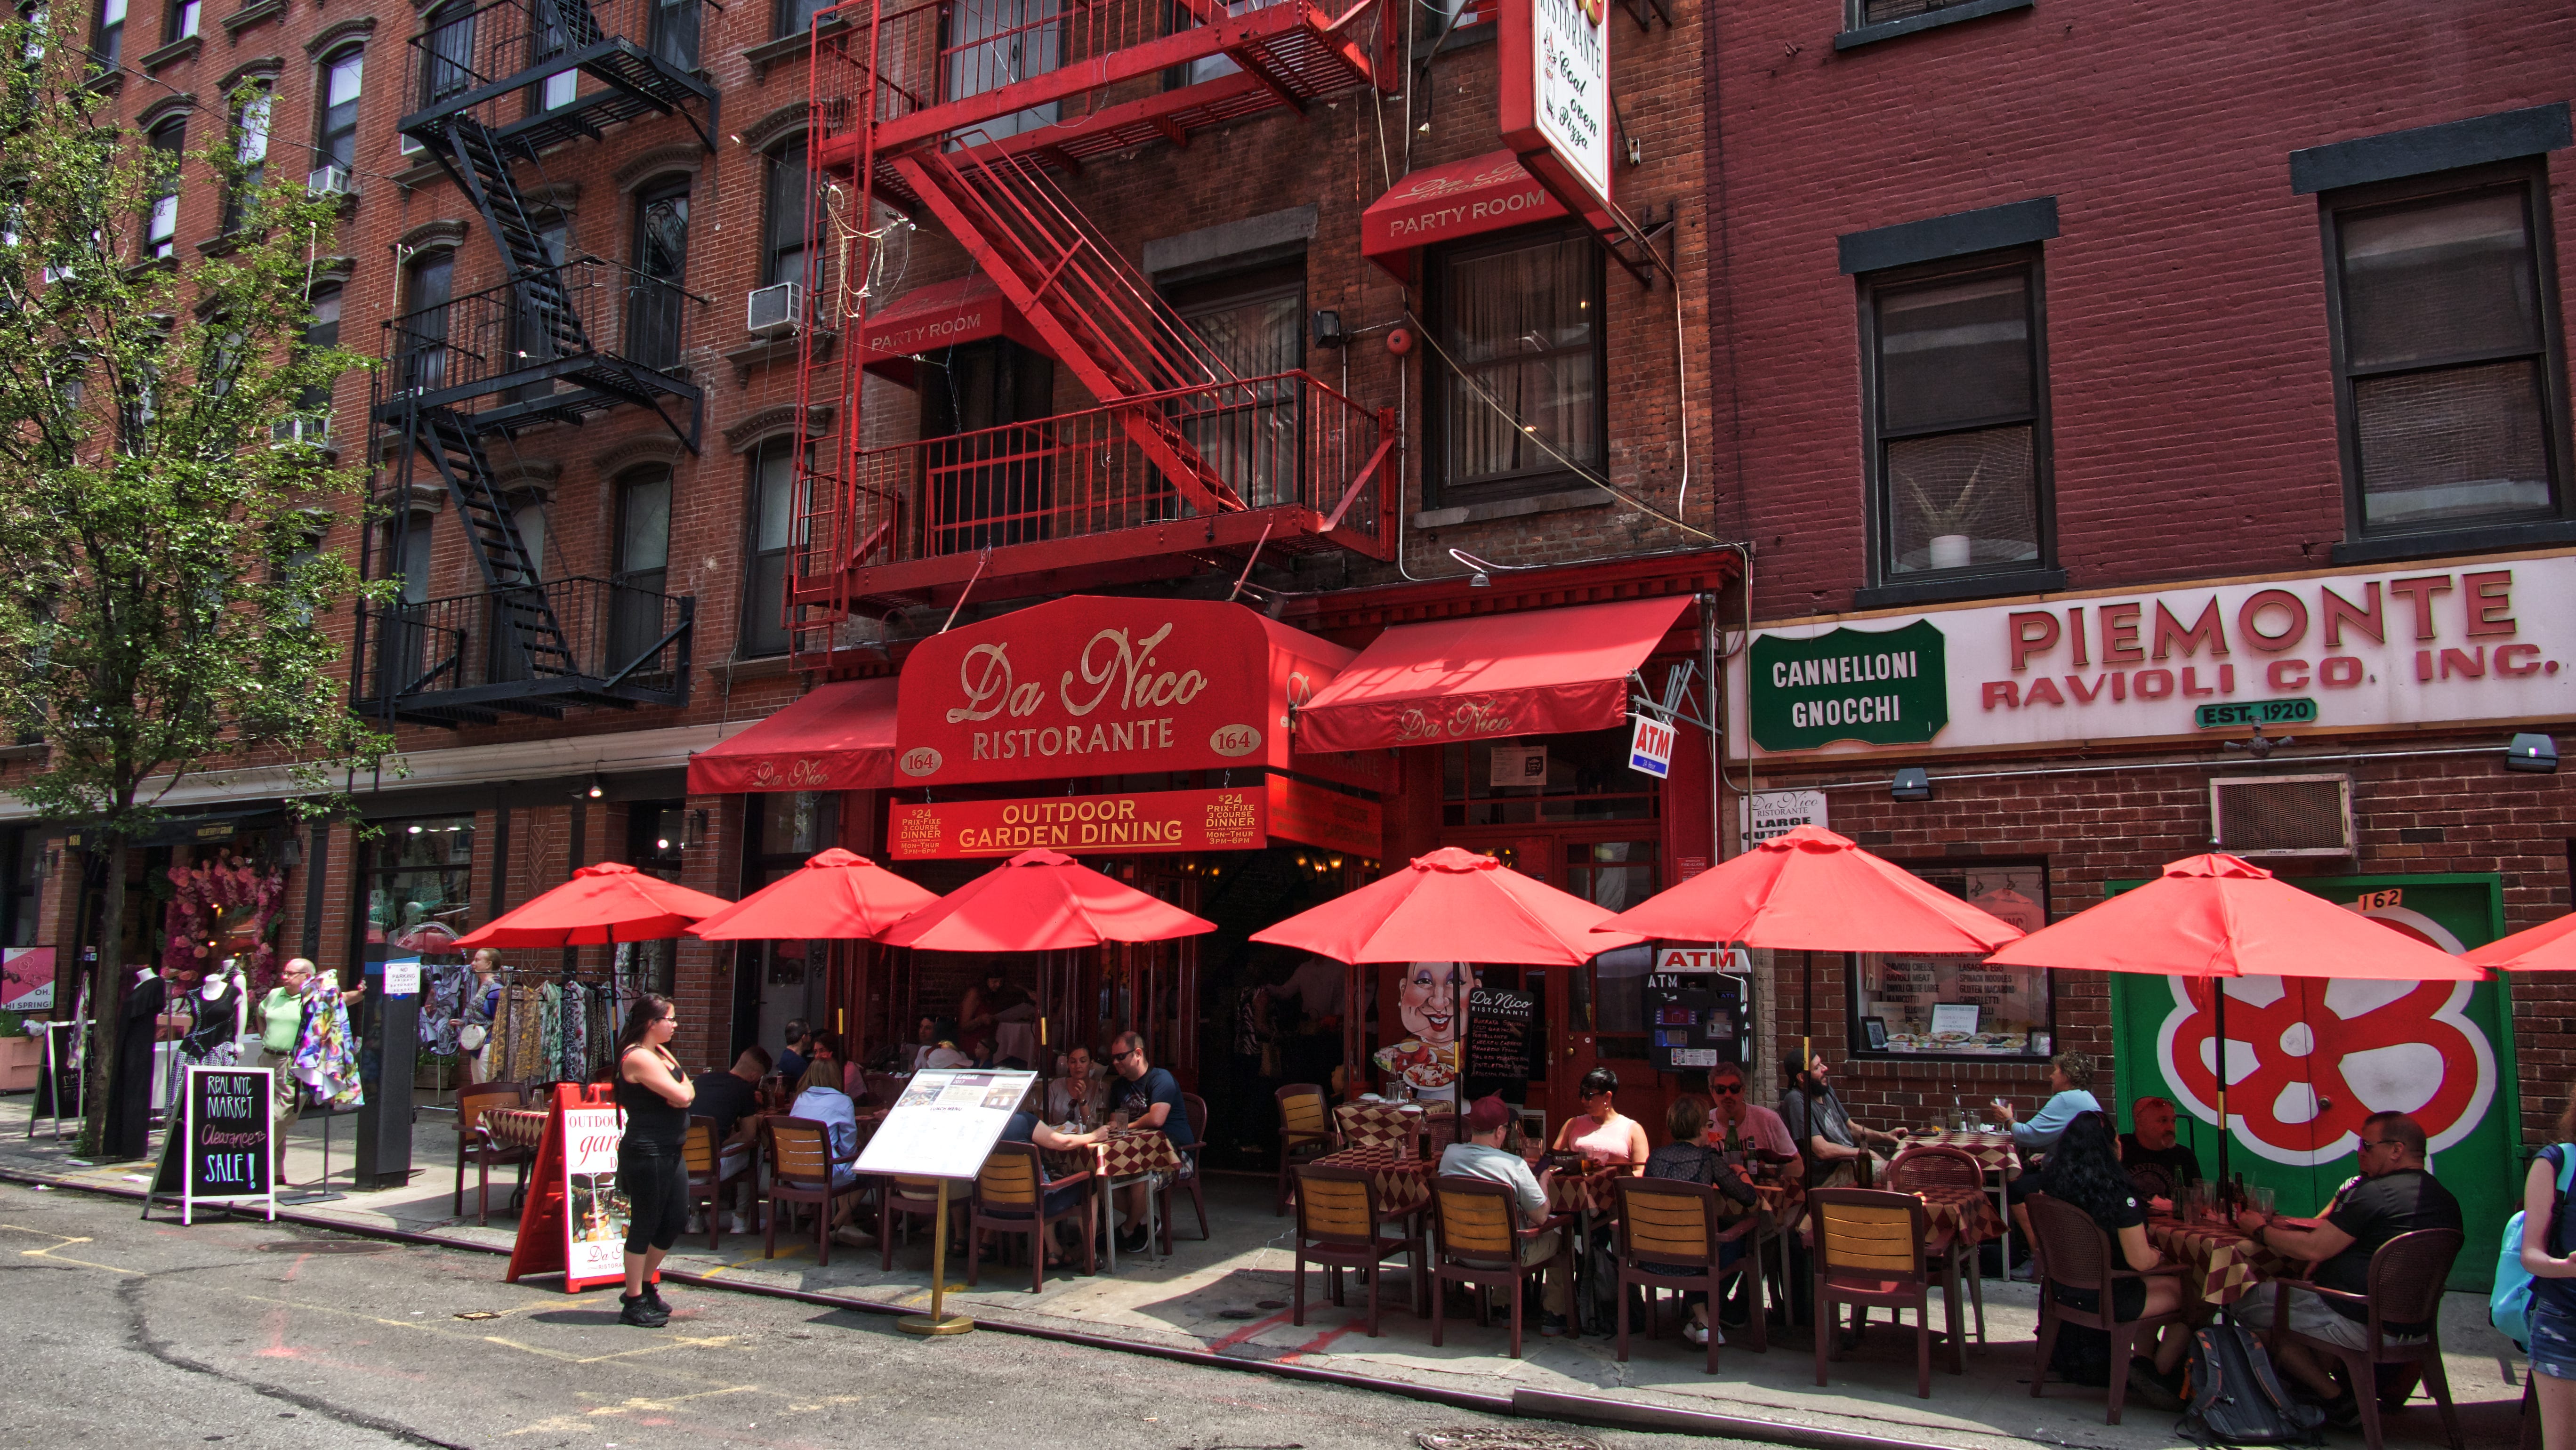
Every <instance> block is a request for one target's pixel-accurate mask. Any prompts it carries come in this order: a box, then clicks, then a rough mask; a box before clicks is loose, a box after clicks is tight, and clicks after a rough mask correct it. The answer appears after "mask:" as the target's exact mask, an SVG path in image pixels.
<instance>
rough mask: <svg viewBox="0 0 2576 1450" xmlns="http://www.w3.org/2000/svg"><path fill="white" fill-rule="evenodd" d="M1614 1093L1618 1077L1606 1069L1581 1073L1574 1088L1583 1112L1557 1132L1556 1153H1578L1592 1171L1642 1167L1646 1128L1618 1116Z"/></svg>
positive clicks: (1635, 1121) (1622, 1171)
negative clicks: (1581, 1075)
mask: <svg viewBox="0 0 2576 1450" xmlns="http://www.w3.org/2000/svg"><path fill="white" fill-rule="evenodd" d="M1618 1091H1619V1075H1618V1074H1617V1073H1615V1072H1612V1071H1611V1070H1610V1069H1608V1068H1606V1067H1596V1068H1594V1069H1592V1070H1591V1071H1590V1072H1587V1073H1585V1074H1584V1075H1583V1081H1582V1082H1581V1083H1580V1084H1578V1085H1577V1086H1576V1088H1575V1096H1576V1097H1577V1098H1579V1099H1580V1100H1581V1101H1582V1103H1583V1111H1582V1112H1580V1113H1577V1114H1576V1115H1574V1116H1573V1117H1572V1118H1570V1119H1568V1120H1567V1121H1566V1124H1565V1126H1564V1127H1563V1128H1560V1129H1558V1130H1557V1134H1556V1151H1558V1152H1559V1153H1579V1154H1581V1155H1582V1157H1583V1161H1584V1163H1585V1165H1586V1166H1588V1167H1592V1168H1607V1169H1612V1170H1615V1171H1617V1172H1621V1173H1634V1172H1636V1171H1637V1170H1638V1169H1639V1168H1642V1167H1644V1166H1645V1163H1646V1155H1647V1153H1648V1151H1649V1145H1648V1144H1647V1142H1646V1125H1645V1124H1643V1123H1640V1122H1638V1121H1637V1120H1636V1119H1634V1118H1631V1117H1626V1116H1623V1115H1622V1114H1621V1113H1620V1111H1619V1109H1618V1106H1617V1104H1616V1103H1615V1102H1614V1101H1613V1098H1614V1096H1615V1095H1616V1094H1617V1093H1618Z"/></svg>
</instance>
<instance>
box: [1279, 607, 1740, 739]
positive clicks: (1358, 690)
mask: <svg viewBox="0 0 2576 1450" xmlns="http://www.w3.org/2000/svg"><path fill="white" fill-rule="evenodd" d="M1690 605H1691V596H1689V595H1687V594H1674V595H1667V596H1665V597H1663V598H1660V599H1630V600H1623V601H1621V602H1620V603H1617V604H1586V605H1581V606H1578V607H1576V608H1573V609H1547V610H1540V611H1538V612H1536V613H1530V614H1481V615H1478V616H1476V617H1475V618H1472V619H1450V620H1442V621H1440V622H1439V623H1436V624H1400V625H1397V626H1396V627H1394V628H1393V629H1390V630H1388V631H1387V632H1386V633H1384V634H1381V635H1379V636H1378V637H1377V639H1376V641H1375V642H1374V643H1372V644H1371V645H1369V647H1368V648H1366V649H1364V650H1361V651H1360V655H1359V658H1358V659H1355V660H1353V661H1351V662H1350V663H1349V664H1347V665H1345V666H1343V667H1342V672H1341V673H1340V674H1338V675H1336V676H1334V677H1333V682H1332V683H1331V684H1329V685H1326V686H1325V687H1324V688H1323V689H1321V690H1318V691H1316V692H1315V697H1314V699H1313V700H1311V701H1310V702H1308V704H1307V705H1306V707H1305V708H1304V709H1302V710H1300V711H1298V712H1297V748H1298V749H1300V750H1310V751H1313V750H1376V749H1380V748H1382V747H1385V746H1391V745H1430V744H1434V743H1437V742H1440V741H1446V740H1481V739H1491V738H1494V737H1496V736H1505V735H1555V734H1562V733H1565V732H1568V731H1575V730H1607V729H1609V728H1611V727H1612V726H1615V725H1617V724H1618V723H1619V722H1620V721H1622V720H1624V719H1626V718H1627V715H1628V676H1629V674H1630V672H1632V671H1634V670H1636V669H1637V668H1638V667H1639V666H1641V665H1643V664H1644V663H1645V662H1646V656H1648V655H1650V654H1653V653H1654V651H1655V646H1656V645H1657V644H1659V643H1661V642H1662V641H1663V638H1664V635H1665V633H1666V632H1667V631H1669V630H1670V629H1671V628H1672V627H1673V621H1674V620H1676V619H1678V618H1680V617H1681V613H1682V611H1683V610H1685V609H1688V608H1689V607H1690Z"/></svg>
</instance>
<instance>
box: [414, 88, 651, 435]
mask: <svg viewBox="0 0 2576 1450" xmlns="http://www.w3.org/2000/svg"><path fill="white" fill-rule="evenodd" d="M435 134H436V135H437V137H438V138H439V139H440V140H442V141H444V142H445V143H446V144H444V145H439V144H432V145H431V146H430V148H429V152H430V155H432V156H433V157H435V158H437V161H438V164H439V168H440V169H441V170H443V171H445V172H446V173H447V174H448V175H449V176H450V177H451V178H453V179H454V180H455V182H456V185H457V188H458V189H459V190H461V191H463V192H464V193H465V195H466V196H467V197H468V198H469V199H471V200H472V201H473V203H474V210H475V211H477V212H479V213H480V214H481V215H482V217H483V224H484V225H485V226H486V227H489V228H490V229H491V232H492V239H493V240H494V241H495V242H498V243H499V244H500V247H501V258H502V260H503V262H504V263H506V264H507V266H508V268H509V276H510V286H511V288H512V289H513V290H514V291H516V292H517V294H518V298H519V303H520V306H521V307H522V308H523V309H524V315H525V316H526V317H527V319H528V320H529V321H530V322H531V323H533V324H535V326H536V328H537V330H538V332H539V334H540V335H541V336H542V337H543V338H544V339H545V340H546V342H547V343H548V344H549V345H551V346H552V347H553V348H554V350H555V354H556V355H557V356H559V357H575V356H579V355H580V354H582V353H586V352H588V351H590V339H589V338H588V337H586V336H584V335H583V332H582V326H581V319H580V318H579V317H578V316H576V315H574V313H573V310H572V299H571V298H569V297H567V296H565V295H564V290H563V274H562V272H561V270H560V268H559V266H558V264H557V263H556V261H555V259H554V258H553V257H550V256H548V255H547V254H546V244H545V238H544V237H543V236H541V235H540V234H539V233H538V231H537V224H536V222H535V221H534V220H533V219H532V218H530V217H529V215H528V207H527V203H526V201H525V200H524V199H523V198H521V196H520V195H519V185H518V183H517V181H515V180H513V179H512V177H511V175H510V159H509V157H508V156H506V155H504V154H503V153H502V150H501V144H500V142H498V141H497V140H495V139H494V138H493V135H492V133H491V132H490V131H488V130H486V129H484V126H483V123H482V122H480V121H477V120H475V119H474V118H473V117H472V116H466V115H456V116H450V117H448V118H447V119H446V120H445V121H443V122H441V123H440V125H439V130H438V131H437V132H436V133H435ZM636 401H638V402H641V401H643V399H641V398H638V399H636Z"/></svg>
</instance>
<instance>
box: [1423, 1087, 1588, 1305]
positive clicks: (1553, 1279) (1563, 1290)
mask: <svg viewBox="0 0 2576 1450" xmlns="http://www.w3.org/2000/svg"><path fill="white" fill-rule="evenodd" d="M1512 1118H1513V1113H1512V1110H1511V1106H1510V1104H1508V1103H1505V1102H1504V1101H1503V1100H1502V1099H1501V1098H1498V1097H1483V1098H1478V1099H1476V1101H1475V1102H1474V1103H1472V1104H1470V1105H1469V1106H1468V1108H1467V1122H1466V1132H1467V1141H1465V1142H1463V1143H1452V1144H1450V1145H1449V1147H1448V1148H1447V1149H1445V1150H1443V1151H1442V1153H1441V1154H1440V1175H1441V1176H1442V1177H1444V1178H1448V1177H1459V1178H1483V1179H1488V1180H1490V1181H1492V1182H1495V1183H1500V1184H1503V1185H1505V1186H1507V1187H1509V1188H1510V1189H1511V1190H1512V1191H1513V1193H1514V1194H1515V1195H1516V1196H1517V1197H1518V1199H1519V1202H1520V1222H1521V1224H1522V1225H1523V1226H1524V1227H1526V1226H1529V1225H1532V1224H1538V1223H1544V1222H1546V1221H1547V1216H1548V1214H1547V1183H1548V1180H1549V1179H1550V1178H1552V1177H1554V1176H1555V1174H1556V1170H1555V1169H1553V1168H1550V1169H1548V1170H1546V1171H1545V1172H1543V1173H1539V1174H1536V1175H1533V1174H1532V1173H1531V1172H1530V1166H1529V1163H1528V1162H1527V1161H1526V1160H1524V1159H1523V1158H1522V1157H1521V1156H1520V1155H1519V1154H1517V1153H1511V1152H1506V1151H1505V1150H1504V1148H1503V1146H1502V1144H1503V1130H1504V1129H1505V1128H1507V1127H1509V1126H1510V1125H1511V1122H1512ZM1562 1236H1563V1230H1561V1229H1549V1230H1548V1231H1547V1232H1545V1233H1543V1234H1540V1235H1538V1236H1537V1237H1535V1238H1532V1239H1530V1240H1528V1241H1526V1242H1525V1243H1523V1244H1522V1245H1521V1262H1522V1263H1524V1264H1545V1265H1547V1267H1546V1268H1545V1269H1542V1270H1541V1271H1540V1273H1539V1304H1540V1313H1539V1320H1538V1332H1539V1333H1541V1334H1543V1335H1546V1336H1548V1337H1549V1338H1551V1339H1553V1338H1557V1337H1560V1336H1562V1335H1564V1334H1565V1333H1567V1326H1566V1319H1565V1316H1566V1312H1567V1311H1568V1310H1569V1309H1570V1308H1572V1307H1573V1304H1574V1290H1573V1286H1572V1285H1570V1284H1568V1283H1567V1282H1566V1275H1565V1274H1564V1273H1563V1272H1561V1271H1560V1270H1559V1268H1558V1266H1557V1264H1556V1262H1555V1260H1556V1250H1557V1244H1558V1241H1559V1240H1560V1238H1561V1237H1562Z"/></svg>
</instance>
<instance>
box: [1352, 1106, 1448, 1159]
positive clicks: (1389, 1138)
mask: <svg viewBox="0 0 2576 1450" xmlns="http://www.w3.org/2000/svg"><path fill="white" fill-rule="evenodd" d="M1446 1106H1447V1105H1446V1104H1440V1105H1438V1106H1432V1105H1427V1104H1418V1105H1416V1109H1415V1111H1412V1112H1406V1111H1405V1110H1404V1108H1402V1107H1401V1106H1399V1105H1397V1104H1395V1103H1341V1104H1338V1105H1336V1106H1335V1107H1334V1109H1333V1122H1334V1125H1335V1126H1337V1127H1339V1128H1340V1129H1341V1130H1342V1142H1343V1143H1344V1144H1346V1145H1347V1146H1349V1147H1353V1148H1371V1147H1375V1146H1377V1145H1379V1144H1382V1143H1393V1142H1395V1141H1396V1140H1397V1139H1399V1138H1402V1137H1404V1136H1405V1135H1406V1134H1408V1133H1420V1132H1422V1131H1423V1130H1424V1128H1425V1126H1426V1125H1427V1124H1428V1123H1429V1121H1430V1120H1431V1119H1432V1118H1433V1117H1434V1116H1435V1115H1436V1116H1437V1117H1439V1118H1440V1119H1442V1120H1443V1121H1444V1122H1446V1121H1448V1120H1450V1119H1451V1114H1449V1113H1447V1112H1443V1111H1441V1109H1442V1108H1445V1107H1446Z"/></svg>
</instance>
